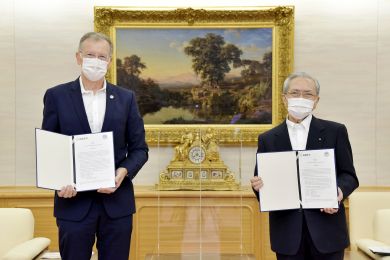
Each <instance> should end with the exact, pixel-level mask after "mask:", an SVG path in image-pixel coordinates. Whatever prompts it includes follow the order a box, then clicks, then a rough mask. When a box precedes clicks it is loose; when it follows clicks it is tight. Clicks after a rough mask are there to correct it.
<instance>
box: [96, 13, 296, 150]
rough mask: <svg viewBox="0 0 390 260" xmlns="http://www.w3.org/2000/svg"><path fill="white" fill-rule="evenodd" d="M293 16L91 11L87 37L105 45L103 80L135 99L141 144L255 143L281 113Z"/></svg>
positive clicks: (290, 60) (289, 64) (289, 65)
mask: <svg viewBox="0 0 390 260" xmlns="http://www.w3.org/2000/svg"><path fill="white" fill-rule="evenodd" d="M293 15H294V9H293V7H264V8H261V7H258V8H241V9H240V8H235V9H228V8H224V9H190V8H188V9H142V10H140V9H132V8H118V7H115V8H114V7H95V30H96V31H98V32H102V33H105V34H106V35H108V36H109V37H110V38H111V39H112V41H113V44H114V53H113V57H112V59H113V62H112V65H111V67H110V70H109V73H108V74H107V78H108V80H109V81H110V82H112V83H114V84H117V85H119V86H122V87H125V88H128V89H131V90H132V91H134V92H135V93H136V96H137V102H138V106H139V110H140V114H141V115H142V117H143V119H144V123H145V129H146V132H147V133H146V137H147V141H148V143H149V144H153V143H169V142H178V141H179V140H180V137H181V135H182V134H183V133H184V132H185V131H188V130H191V129H193V130H195V129H207V128H213V129H216V130H217V132H218V134H217V136H218V140H219V142H222V143H237V142H244V143H255V142H256V140H257V136H258V134H259V133H261V132H264V131H266V130H268V129H270V128H272V127H274V126H276V125H277V124H278V123H280V122H281V120H283V118H284V116H285V114H286V111H285V109H284V107H283V104H282V100H281V91H282V84H283V81H284V79H285V77H286V76H287V75H288V74H289V73H290V72H291V71H292V65H293V32H294V17H293Z"/></svg>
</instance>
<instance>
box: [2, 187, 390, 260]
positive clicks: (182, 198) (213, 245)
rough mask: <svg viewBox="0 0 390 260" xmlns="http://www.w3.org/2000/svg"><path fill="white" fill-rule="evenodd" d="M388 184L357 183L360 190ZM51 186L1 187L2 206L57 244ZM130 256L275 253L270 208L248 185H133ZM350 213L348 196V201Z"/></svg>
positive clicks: (138, 258)
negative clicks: (19, 211)
mask: <svg viewBox="0 0 390 260" xmlns="http://www.w3.org/2000/svg"><path fill="white" fill-rule="evenodd" d="M368 190H389V188H388V187H387V188H378V187H371V188H367V187H364V188H359V191H368ZM53 194H54V193H53V192H52V191H48V190H42V189H37V188H35V187H21V186H19V187H0V207H20V208H29V209H31V210H32V211H33V214H34V217H35V236H44V237H48V238H50V239H51V245H50V248H49V249H50V250H51V251H57V250H58V238H57V227H56V224H55V218H54V217H53ZM135 194H136V204H137V213H136V214H135V215H134V219H133V234H132V244H131V254H130V258H129V259H132V260H135V259H136V260H141V259H142V260H144V259H145V258H146V257H147V256H148V257H150V256H152V255H156V254H157V255H161V256H164V255H167V254H179V255H180V254H183V253H184V254H199V253H200V252H202V254H215V253H220V254H221V255H253V256H254V257H255V259H266V260H268V259H275V255H274V253H273V252H272V251H271V249H270V244H269V227H268V214H267V213H260V212H259V207H258V202H257V200H256V198H255V196H254V194H253V193H252V190H251V189H250V188H245V189H244V190H242V191H203V192H199V191H160V192H158V191H156V190H155V189H154V188H153V187H151V186H148V187H139V186H136V187H135ZM346 208H347V214H348V202H347V203H346Z"/></svg>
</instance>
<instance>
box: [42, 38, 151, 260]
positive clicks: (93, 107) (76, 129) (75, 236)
mask: <svg viewBox="0 0 390 260" xmlns="http://www.w3.org/2000/svg"><path fill="white" fill-rule="evenodd" d="M112 50H113V47H112V43H111V41H110V39H109V38H108V37H107V36H105V35H103V34H101V33H95V32H90V33H87V34H85V35H84V36H83V37H82V38H81V39H80V42H79V49H78V52H77V53H76V60H77V64H78V65H80V68H81V75H80V77H79V78H77V79H76V80H75V81H71V82H68V83H65V84H61V85H58V86H56V87H53V88H50V89H48V90H47V91H46V93H45V96H44V110H43V122H42V129H45V130H48V131H52V132H56V133H61V134H65V135H79V134H88V133H97V132H109V131H112V132H113V137H114V153H115V169H116V178H115V184H116V187H115V188H107V187H101V188H100V189H98V190H93V191H85V192H76V190H75V189H74V188H73V187H72V186H66V187H63V188H62V189H61V190H59V191H56V192H55V198H54V216H55V217H56V220H57V226H58V229H59V246H60V253H61V259H69V260H76V259H77V260H84V259H85V260H87V259H90V258H91V252H92V247H93V245H94V243H95V238H96V240H97V244H96V246H97V249H98V257H99V259H106V260H112V259H115V260H120V259H122V260H125V259H126V260H127V259H128V257H129V250H130V238H131V231H132V216H133V213H135V202H134V191H133V184H132V179H133V178H134V177H135V176H136V174H137V173H138V171H139V170H140V169H141V167H142V166H143V165H144V163H145V162H146V161H147V159H148V147H147V145H146V142H145V130H144V124H143V120H142V117H141V116H140V114H139V112H138V107H137V103H136V99H135V96H134V93H133V92H132V91H130V90H126V89H124V88H121V87H117V86H114V85H112V84H110V83H109V82H107V81H106V80H105V78H104V76H105V75H106V72H107V69H108V67H109V65H110V64H111V55H112ZM53 174H54V175H55V174H56V173H55V172H53Z"/></svg>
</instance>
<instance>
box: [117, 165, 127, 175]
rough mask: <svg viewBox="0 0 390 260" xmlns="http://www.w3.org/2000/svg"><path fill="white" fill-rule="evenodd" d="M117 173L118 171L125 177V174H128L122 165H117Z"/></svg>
mask: <svg viewBox="0 0 390 260" xmlns="http://www.w3.org/2000/svg"><path fill="white" fill-rule="evenodd" d="M118 173H120V174H121V175H122V176H123V177H126V176H127V174H128V172H127V169H126V168H124V167H119V168H118V169H117V174H118Z"/></svg>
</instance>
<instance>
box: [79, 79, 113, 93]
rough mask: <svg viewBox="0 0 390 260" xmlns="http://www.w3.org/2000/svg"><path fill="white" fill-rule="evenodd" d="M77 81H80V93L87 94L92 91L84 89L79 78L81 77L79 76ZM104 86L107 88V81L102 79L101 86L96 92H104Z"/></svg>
mask: <svg viewBox="0 0 390 260" xmlns="http://www.w3.org/2000/svg"><path fill="white" fill-rule="evenodd" d="M79 82H80V89H81V94H87V93H91V92H92V90H86V89H85V87H84V84H83V81H82V80H81V77H79ZM106 88H107V82H106V79H104V81H103V87H102V88H101V89H99V90H98V91H97V92H106Z"/></svg>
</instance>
